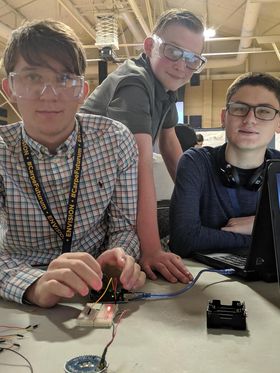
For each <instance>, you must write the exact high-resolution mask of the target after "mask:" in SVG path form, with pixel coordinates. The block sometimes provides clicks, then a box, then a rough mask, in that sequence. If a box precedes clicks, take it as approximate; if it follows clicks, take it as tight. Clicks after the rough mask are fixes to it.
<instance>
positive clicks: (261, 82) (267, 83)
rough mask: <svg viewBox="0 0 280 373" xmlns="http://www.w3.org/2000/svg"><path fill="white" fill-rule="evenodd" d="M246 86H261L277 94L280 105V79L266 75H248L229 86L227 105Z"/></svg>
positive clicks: (240, 77)
mask: <svg viewBox="0 0 280 373" xmlns="http://www.w3.org/2000/svg"><path fill="white" fill-rule="evenodd" d="M245 85H251V86H254V87H255V86H261V87H264V88H266V89H267V90H268V91H271V92H273V93H274V94H275V96H276V98H277V100H278V102H279V103H280V79H279V78H275V77H274V76H272V75H270V74H266V73H246V74H243V75H240V76H239V77H238V78H237V79H235V81H234V82H233V83H232V84H231V85H230V86H229V88H228V90H227V94H226V104H228V103H229V102H230V100H231V98H232V96H233V95H234V94H235V93H236V92H237V91H238V90H239V89H240V88H242V87H244V86H245Z"/></svg>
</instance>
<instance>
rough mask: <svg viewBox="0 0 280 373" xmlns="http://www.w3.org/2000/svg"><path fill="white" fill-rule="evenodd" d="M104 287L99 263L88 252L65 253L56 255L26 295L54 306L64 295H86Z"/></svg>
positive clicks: (30, 299) (30, 300) (40, 303)
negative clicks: (90, 290)
mask: <svg viewBox="0 0 280 373" xmlns="http://www.w3.org/2000/svg"><path fill="white" fill-rule="evenodd" d="M91 288H92V289H95V290H97V291H98V290H100V289H101V288H102V271H101V268H100V265H99V263H98V262H97V261H96V260H95V259H94V258H93V256H92V255H90V254H88V253H83V252H81V253H66V254H62V255H60V256H59V257H58V258H56V259H54V260H53V261H52V262H51V263H50V264H49V266H48V269H47V271H46V272H45V273H44V274H43V275H42V277H40V278H39V279H38V280H37V281H36V282H35V283H34V284H32V285H31V286H30V287H29V288H28V289H27V290H26V292H25V295H24V296H25V299H26V300H27V301H29V302H31V303H33V304H36V305H38V306H40V307H45V308H47V307H53V306H54V305H56V304H57V303H58V302H59V301H60V300H61V298H72V297H73V296H74V295H75V294H80V295H82V296H85V295H87V294H88V292H89V289H91Z"/></svg>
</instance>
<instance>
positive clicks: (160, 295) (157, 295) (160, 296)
mask: <svg viewBox="0 0 280 373" xmlns="http://www.w3.org/2000/svg"><path fill="white" fill-rule="evenodd" d="M204 272H215V273H219V274H221V275H225V276H227V275H232V274H233V273H234V272H235V270H234V269H232V268H228V269H213V268H207V269H202V270H201V271H199V272H198V274H197V275H196V276H195V278H194V279H193V280H192V281H191V282H189V283H188V284H187V285H186V286H185V287H183V288H182V289H181V290H178V291H175V292H173V293H142V292H135V293H133V294H137V295H136V296H135V297H133V298H131V299H130V300H131V301H133V300H141V299H170V298H173V297H177V296H178V295H181V294H183V293H185V292H186V291H188V290H190V289H191V288H192V287H193V286H194V284H195V283H196V282H197V280H198V279H199V277H200V276H201V275H202V273H204Z"/></svg>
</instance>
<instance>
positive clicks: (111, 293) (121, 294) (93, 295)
mask: <svg viewBox="0 0 280 373" xmlns="http://www.w3.org/2000/svg"><path fill="white" fill-rule="evenodd" d="M104 289H105V286H104V287H103V288H102V289H101V290H99V291H95V290H91V291H90V294H89V299H90V300H91V301H92V302H96V301H97V300H98V299H99V298H100V297H101V295H102V294H103V293H104V291H105V290H104ZM128 293H129V291H127V290H125V289H124V288H121V287H118V288H117V289H115V290H114V289H112V288H109V289H107V291H106V292H105V293H104V295H103V296H102V299H101V300H100V302H102V303H127V299H126V294H128Z"/></svg>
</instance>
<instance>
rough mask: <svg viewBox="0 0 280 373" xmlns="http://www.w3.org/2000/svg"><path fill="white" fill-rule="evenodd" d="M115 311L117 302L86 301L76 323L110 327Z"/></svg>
mask: <svg viewBox="0 0 280 373" xmlns="http://www.w3.org/2000/svg"><path fill="white" fill-rule="evenodd" d="M117 311H118V305H117V304H102V303H96V304H94V303H87V304H86V306H85V308H84V309H83V310H82V312H81V313H80V314H79V316H78V318H77V325H80V326H93V327H94V328H110V327H111V326H112V324H113V321H114V317H115V315H116V313H117Z"/></svg>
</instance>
